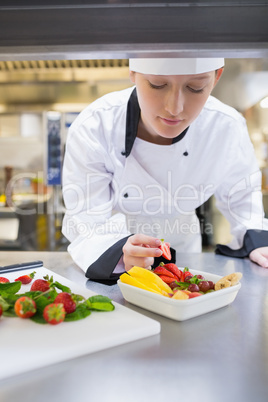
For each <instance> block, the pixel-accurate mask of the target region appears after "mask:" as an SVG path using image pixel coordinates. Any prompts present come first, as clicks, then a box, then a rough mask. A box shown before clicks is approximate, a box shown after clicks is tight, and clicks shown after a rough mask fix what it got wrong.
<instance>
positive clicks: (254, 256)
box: [249, 247, 268, 268]
mask: <svg viewBox="0 0 268 402" xmlns="http://www.w3.org/2000/svg"><path fill="white" fill-rule="evenodd" d="M249 258H250V259H251V260H252V261H253V262H256V264H258V265H260V266H261V267H263V268H268V247H260V248H256V249H255V250H253V251H251V253H250V254H249Z"/></svg>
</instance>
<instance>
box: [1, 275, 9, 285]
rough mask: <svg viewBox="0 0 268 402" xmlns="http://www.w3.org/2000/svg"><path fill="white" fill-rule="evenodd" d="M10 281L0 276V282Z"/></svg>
mask: <svg viewBox="0 0 268 402" xmlns="http://www.w3.org/2000/svg"><path fill="white" fill-rule="evenodd" d="M8 282H10V281H9V279H7V278H5V277H4V276H0V283H8Z"/></svg>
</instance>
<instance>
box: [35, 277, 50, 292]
mask: <svg viewBox="0 0 268 402" xmlns="http://www.w3.org/2000/svg"><path fill="white" fill-rule="evenodd" d="M49 288H50V282H49V281H47V280H46V279H36V280H35V281H34V282H33V283H32V286H31V291H32V292H35V291H39V292H46V291H47V290H49Z"/></svg>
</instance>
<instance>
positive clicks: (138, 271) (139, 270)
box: [128, 266, 173, 293]
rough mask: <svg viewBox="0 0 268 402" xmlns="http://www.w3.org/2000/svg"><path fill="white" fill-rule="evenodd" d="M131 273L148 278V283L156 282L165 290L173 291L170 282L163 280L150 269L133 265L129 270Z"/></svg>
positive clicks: (134, 275)
mask: <svg viewBox="0 0 268 402" xmlns="http://www.w3.org/2000/svg"><path fill="white" fill-rule="evenodd" d="M128 273H129V275H131V276H133V277H135V278H138V279H139V280H141V279H140V278H143V279H144V280H146V282H147V283H155V284H156V285H157V286H158V287H159V288H160V289H162V290H164V291H165V292H167V293H173V291H172V289H171V287H170V286H168V284H166V283H165V282H164V281H162V279H161V278H159V276H158V275H156V274H155V273H154V272H152V271H149V270H148V269H145V268H141V267H136V266H135V267H132V268H131V269H130V270H129V271H128Z"/></svg>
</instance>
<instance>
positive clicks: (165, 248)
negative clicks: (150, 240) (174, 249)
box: [159, 239, 171, 260]
mask: <svg viewBox="0 0 268 402" xmlns="http://www.w3.org/2000/svg"><path fill="white" fill-rule="evenodd" d="M159 248H160V250H161V251H162V257H164V258H165V259H166V260H171V252H170V244H169V243H166V242H165V241H164V239H161V244H160V246H159Z"/></svg>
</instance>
